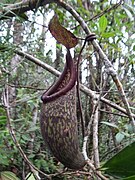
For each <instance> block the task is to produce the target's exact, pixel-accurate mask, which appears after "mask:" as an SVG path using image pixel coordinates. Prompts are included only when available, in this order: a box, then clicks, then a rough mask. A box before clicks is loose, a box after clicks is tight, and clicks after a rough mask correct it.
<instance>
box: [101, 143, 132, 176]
mask: <svg viewBox="0 0 135 180" xmlns="http://www.w3.org/2000/svg"><path fill="white" fill-rule="evenodd" d="M103 168H107V169H106V170H105V172H106V173H108V174H111V175H112V176H120V177H123V178H125V177H129V176H134V175H135V142H133V143H132V144H130V145H129V146H127V147H125V148H124V149H123V150H121V151H120V152H119V153H118V154H116V155H115V156H113V157H112V158H111V159H110V160H108V161H107V162H106V163H105V164H104V165H103Z"/></svg>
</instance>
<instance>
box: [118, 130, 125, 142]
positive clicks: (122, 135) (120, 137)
mask: <svg viewBox="0 0 135 180" xmlns="http://www.w3.org/2000/svg"><path fill="white" fill-rule="evenodd" d="M124 137H125V135H124V134H123V133H121V132H118V133H117V134H116V141H117V143H120V142H121V141H122V140H123V139H124Z"/></svg>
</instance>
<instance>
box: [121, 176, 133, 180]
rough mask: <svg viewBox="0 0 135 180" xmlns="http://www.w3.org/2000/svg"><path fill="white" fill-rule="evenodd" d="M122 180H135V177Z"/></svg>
mask: <svg viewBox="0 0 135 180" xmlns="http://www.w3.org/2000/svg"><path fill="white" fill-rule="evenodd" d="M121 180H135V176H129V177H127V178H124V179H121Z"/></svg>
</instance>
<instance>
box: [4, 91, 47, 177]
mask: <svg viewBox="0 0 135 180" xmlns="http://www.w3.org/2000/svg"><path fill="white" fill-rule="evenodd" d="M3 104H4V107H5V110H6V115H7V120H8V128H9V132H10V135H11V137H12V140H13V142H14V144H15V146H16V147H17V148H18V150H19V152H20V154H21V156H22V158H23V159H24V160H25V162H26V163H27V164H28V166H29V167H30V169H31V172H32V173H33V175H34V176H35V177H36V180H40V177H39V176H38V175H37V172H36V171H38V172H39V173H41V174H43V175H44V176H45V177H46V178H47V179H50V177H49V175H47V174H45V173H44V172H42V171H40V170H39V169H38V168H37V167H35V166H34V165H33V164H32V163H31V162H30V161H29V159H28V158H27V156H26V154H25V153H24V151H23V150H22V148H21V146H20V144H19V143H18V141H17V139H16V135H15V132H14V130H13V128H12V123H11V118H10V113H9V111H10V106H9V100H8V90H7V88H5V92H4V93H3Z"/></svg>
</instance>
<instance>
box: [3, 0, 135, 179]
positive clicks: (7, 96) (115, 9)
mask: <svg viewBox="0 0 135 180" xmlns="http://www.w3.org/2000/svg"><path fill="white" fill-rule="evenodd" d="M54 13H56V14H57V15H58V18H59V21H60V23H61V24H62V25H63V26H64V27H65V28H66V29H68V30H70V31H71V32H72V33H73V34H74V35H75V36H76V37H79V38H80V40H79V43H78V45H77V46H76V47H75V48H73V49H72V50H71V51H72V56H73V57H74V58H77V57H78V54H79V52H80V49H81V47H82V45H83V43H84V40H81V39H85V38H86V36H87V35H89V34H90V33H91V32H92V33H95V34H96V36H97V40H95V41H94V42H93V43H92V44H87V45H86V47H85V49H84V50H83V53H82V57H81V58H82V61H81V64H80V83H81V85H80V90H81V102H82V108H83V115H84V120H85V127H86V129H89V130H90V131H89V135H88V142H87V153H88V156H89V158H90V159H91V163H90V164H88V167H86V169H83V170H80V171H77V172H76V171H71V170H65V169H63V165H62V164H60V163H59V162H57V160H56V159H55V158H54V157H53V155H52V154H51V153H50V152H49V151H48V149H47V147H46V145H45V144H44V143H43V139H42V136H41V132H40V125H39V116H40V106H41V100H40V97H41V95H42V93H43V92H44V91H45V90H46V89H48V87H49V86H50V85H51V84H52V83H53V82H54V81H56V79H57V78H56V77H58V76H59V75H60V72H62V70H63V67H64V64H65V52H66V50H65V48H64V47H63V45H61V44H60V43H59V42H57V41H56V40H55V39H54V38H53V37H52V35H51V34H50V32H49V31H48V22H49V20H50V19H51V18H52V16H53V14H54ZM134 32H135V2H134V0H125V1H122V0H120V1H115V0H114V1H113V0H110V1H107V0H97V1H96V0H95V1H92V0H72V1H68V0H64V1H63V0H38V1H36V0H31V1H30V0H23V1H17V0H1V2H0V96H1V102H0V172H1V177H0V178H1V179H2V180H3V179H4V178H5V179H6V178H7V179H8V178H10V179H13V180H14V179H18V178H19V179H28V180H30V179H41V178H42V179H48V178H52V179H107V178H109V179H113V178H114V179H122V178H123V179H133V178H135V165H134V163H133V162H135V144H134V140H135V133H134V125H135V122H134V119H135V107H134V105H135V41H134V39H135V34H134ZM78 127H79V133H80V142H81V143H82V142H83V140H82V138H81V137H82V136H81V124H80V113H79V110H78ZM125 147H126V148H125ZM121 150H122V151H121ZM119 152H121V153H123V154H119ZM129 154H130V156H129ZM121 156H122V157H123V158H122V159H121V158H120V157H121ZM110 158H113V159H112V161H113V160H114V161H115V163H116V164H115V163H114V161H113V162H112V161H108V160H109V159H110ZM105 162H106V166H105V165H104V166H103V167H104V168H102V169H100V170H101V172H100V171H99V167H102V165H103V164H104V163H105ZM107 162H108V163H109V164H107ZM125 164H126V166H125ZM92 165H94V167H93V166H92ZM106 167H107V168H108V170H106ZM109 169H110V170H109Z"/></svg>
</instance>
